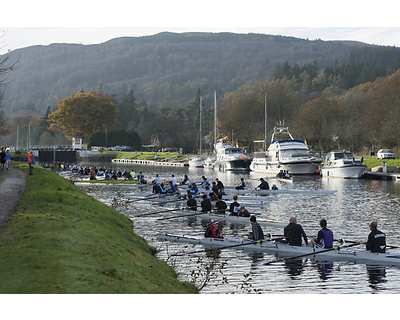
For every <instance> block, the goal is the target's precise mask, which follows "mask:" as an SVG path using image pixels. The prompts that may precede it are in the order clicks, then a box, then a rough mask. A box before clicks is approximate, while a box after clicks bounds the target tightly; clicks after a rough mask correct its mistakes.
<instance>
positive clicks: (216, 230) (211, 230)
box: [204, 220, 222, 238]
mask: <svg viewBox="0 0 400 320" xmlns="http://www.w3.org/2000/svg"><path fill="white" fill-rule="evenodd" d="M221 232H222V228H220V227H219V222H218V220H213V221H212V222H211V223H210V225H209V226H208V227H207V229H206V232H205V234H204V236H205V237H206V238H222V237H221Z"/></svg>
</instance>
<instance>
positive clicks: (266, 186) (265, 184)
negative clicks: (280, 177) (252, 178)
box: [257, 178, 269, 190]
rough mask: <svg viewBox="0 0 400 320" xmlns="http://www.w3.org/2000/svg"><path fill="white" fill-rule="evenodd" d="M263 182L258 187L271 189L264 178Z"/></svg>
mask: <svg viewBox="0 0 400 320" xmlns="http://www.w3.org/2000/svg"><path fill="white" fill-rule="evenodd" d="M260 181H261V183H260V185H259V186H258V187H257V188H259V189H261V190H269V184H268V182H267V181H265V180H264V179H263V178H261V179H260Z"/></svg>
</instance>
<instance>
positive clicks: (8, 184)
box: [0, 165, 26, 230]
mask: <svg viewBox="0 0 400 320" xmlns="http://www.w3.org/2000/svg"><path fill="white" fill-rule="evenodd" d="M0 178H3V179H4V178H5V180H3V179H1V181H0V230H1V229H3V228H4V226H5V225H6V224H7V222H8V221H9V220H10V217H11V216H12V215H13V214H14V212H15V211H16V210H17V207H18V203H19V200H20V199H21V196H22V194H23V193H24V191H25V187H26V174H25V173H23V172H22V170H20V169H18V168H16V167H14V166H12V165H11V166H10V169H9V170H6V169H4V170H3V171H0Z"/></svg>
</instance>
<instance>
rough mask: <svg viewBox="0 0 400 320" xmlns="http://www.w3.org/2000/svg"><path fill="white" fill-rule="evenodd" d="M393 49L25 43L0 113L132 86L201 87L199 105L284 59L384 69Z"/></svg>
mask: <svg viewBox="0 0 400 320" xmlns="http://www.w3.org/2000/svg"><path fill="white" fill-rule="evenodd" d="M366 48H367V49H368V48H370V49H374V50H367V51H365V49H366ZM399 50H400V48H395V47H378V46H372V45H368V44H365V43H360V42H352V41H321V40H313V41H310V40H304V39H297V38H293V37H284V36H272V35H263V34H233V33H181V34H177V33H160V34H157V35H154V36H147V37H123V38H117V39H113V40H110V41H108V42H105V43H102V44H97V45H77V44H52V45H49V46H32V47H27V48H24V49H18V50H15V51H12V52H11V53H9V54H10V55H11V56H12V58H13V59H16V58H17V57H18V56H19V60H20V62H19V65H18V68H17V70H16V71H14V72H13V73H12V74H11V77H10V79H11V80H12V82H11V83H10V84H9V85H7V87H6V90H5V95H4V100H3V105H4V108H3V110H4V111H5V112H6V114H7V115H8V116H9V117H13V116H16V115H18V114H21V112H23V113H26V112H30V111H35V110H36V111H40V112H41V113H45V111H46V110H47V107H48V106H51V107H55V106H56V104H57V101H59V100H61V99H64V98H66V97H69V96H71V95H73V94H76V93H77V92H79V91H81V90H83V91H85V92H89V91H91V90H97V91H103V92H105V93H108V94H116V95H117V98H118V97H121V96H123V95H125V94H126V93H127V92H128V91H129V90H130V89H133V91H134V93H135V96H136V98H137V99H138V100H141V99H143V100H145V101H146V102H147V103H151V102H156V103H160V102H162V101H163V100H164V99H165V97H167V96H169V97H170V98H171V99H172V100H174V101H179V102H180V103H181V104H184V103H187V102H188V101H190V100H191V99H193V98H194V97H195V96H196V94H197V91H198V89H201V92H202V94H203V96H204V99H205V100H206V102H207V101H211V96H212V93H213V91H214V90H217V92H218V94H219V97H221V95H223V94H224V93H227V92H232V91H235V90H236V89H237V88H239V87H240V86H241V85H243V84H245V83H247V82H249V81H252V80H264V79H265V78H269V77H272V75H273V74H274V72H275V70H276V69H277V66H278V65H279V64H283V63H284V62H288V63H289V64H293V63H296V64H297V65H305V64H313V63H314V64H317V65H318V68H319V72H321V71H323V70H324V69H325V68H327V67H333V66H334V65H335V63H336V64H340V65H341V64H344V63H349V62H350V61H351V60H350V59H358V60H363V61H365V62H370V61H371V60H372V59H377V57H379V58H378V59H377V61H376V62H377V63H379V61H381V60H382V59H383V60H385V63H386V64H387V65H388V66H390V63H391V61H392V60H393V59H394V57H395V56H396V55H397V56H398V55H400V52H399ZM315 62H316V63H315ZM207 99H209V100H207Z"/></svg>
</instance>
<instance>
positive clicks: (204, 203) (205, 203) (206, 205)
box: [200, 194, 212, 212]
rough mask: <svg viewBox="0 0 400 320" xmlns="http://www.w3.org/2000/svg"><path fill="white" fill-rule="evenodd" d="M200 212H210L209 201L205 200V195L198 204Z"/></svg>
mask: <svg viewBox="0 0 400 320" xmlns="http://www.w3.org/2000/svg"><path fill="white" fill-rule="evenodd" d="M200 205H201V211H202V212H210V211H211V209H212V205H211V201H210V199H208V198H207V195H205V194H204V195H203V201H202V202H201V203H200Z"/></svg>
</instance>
